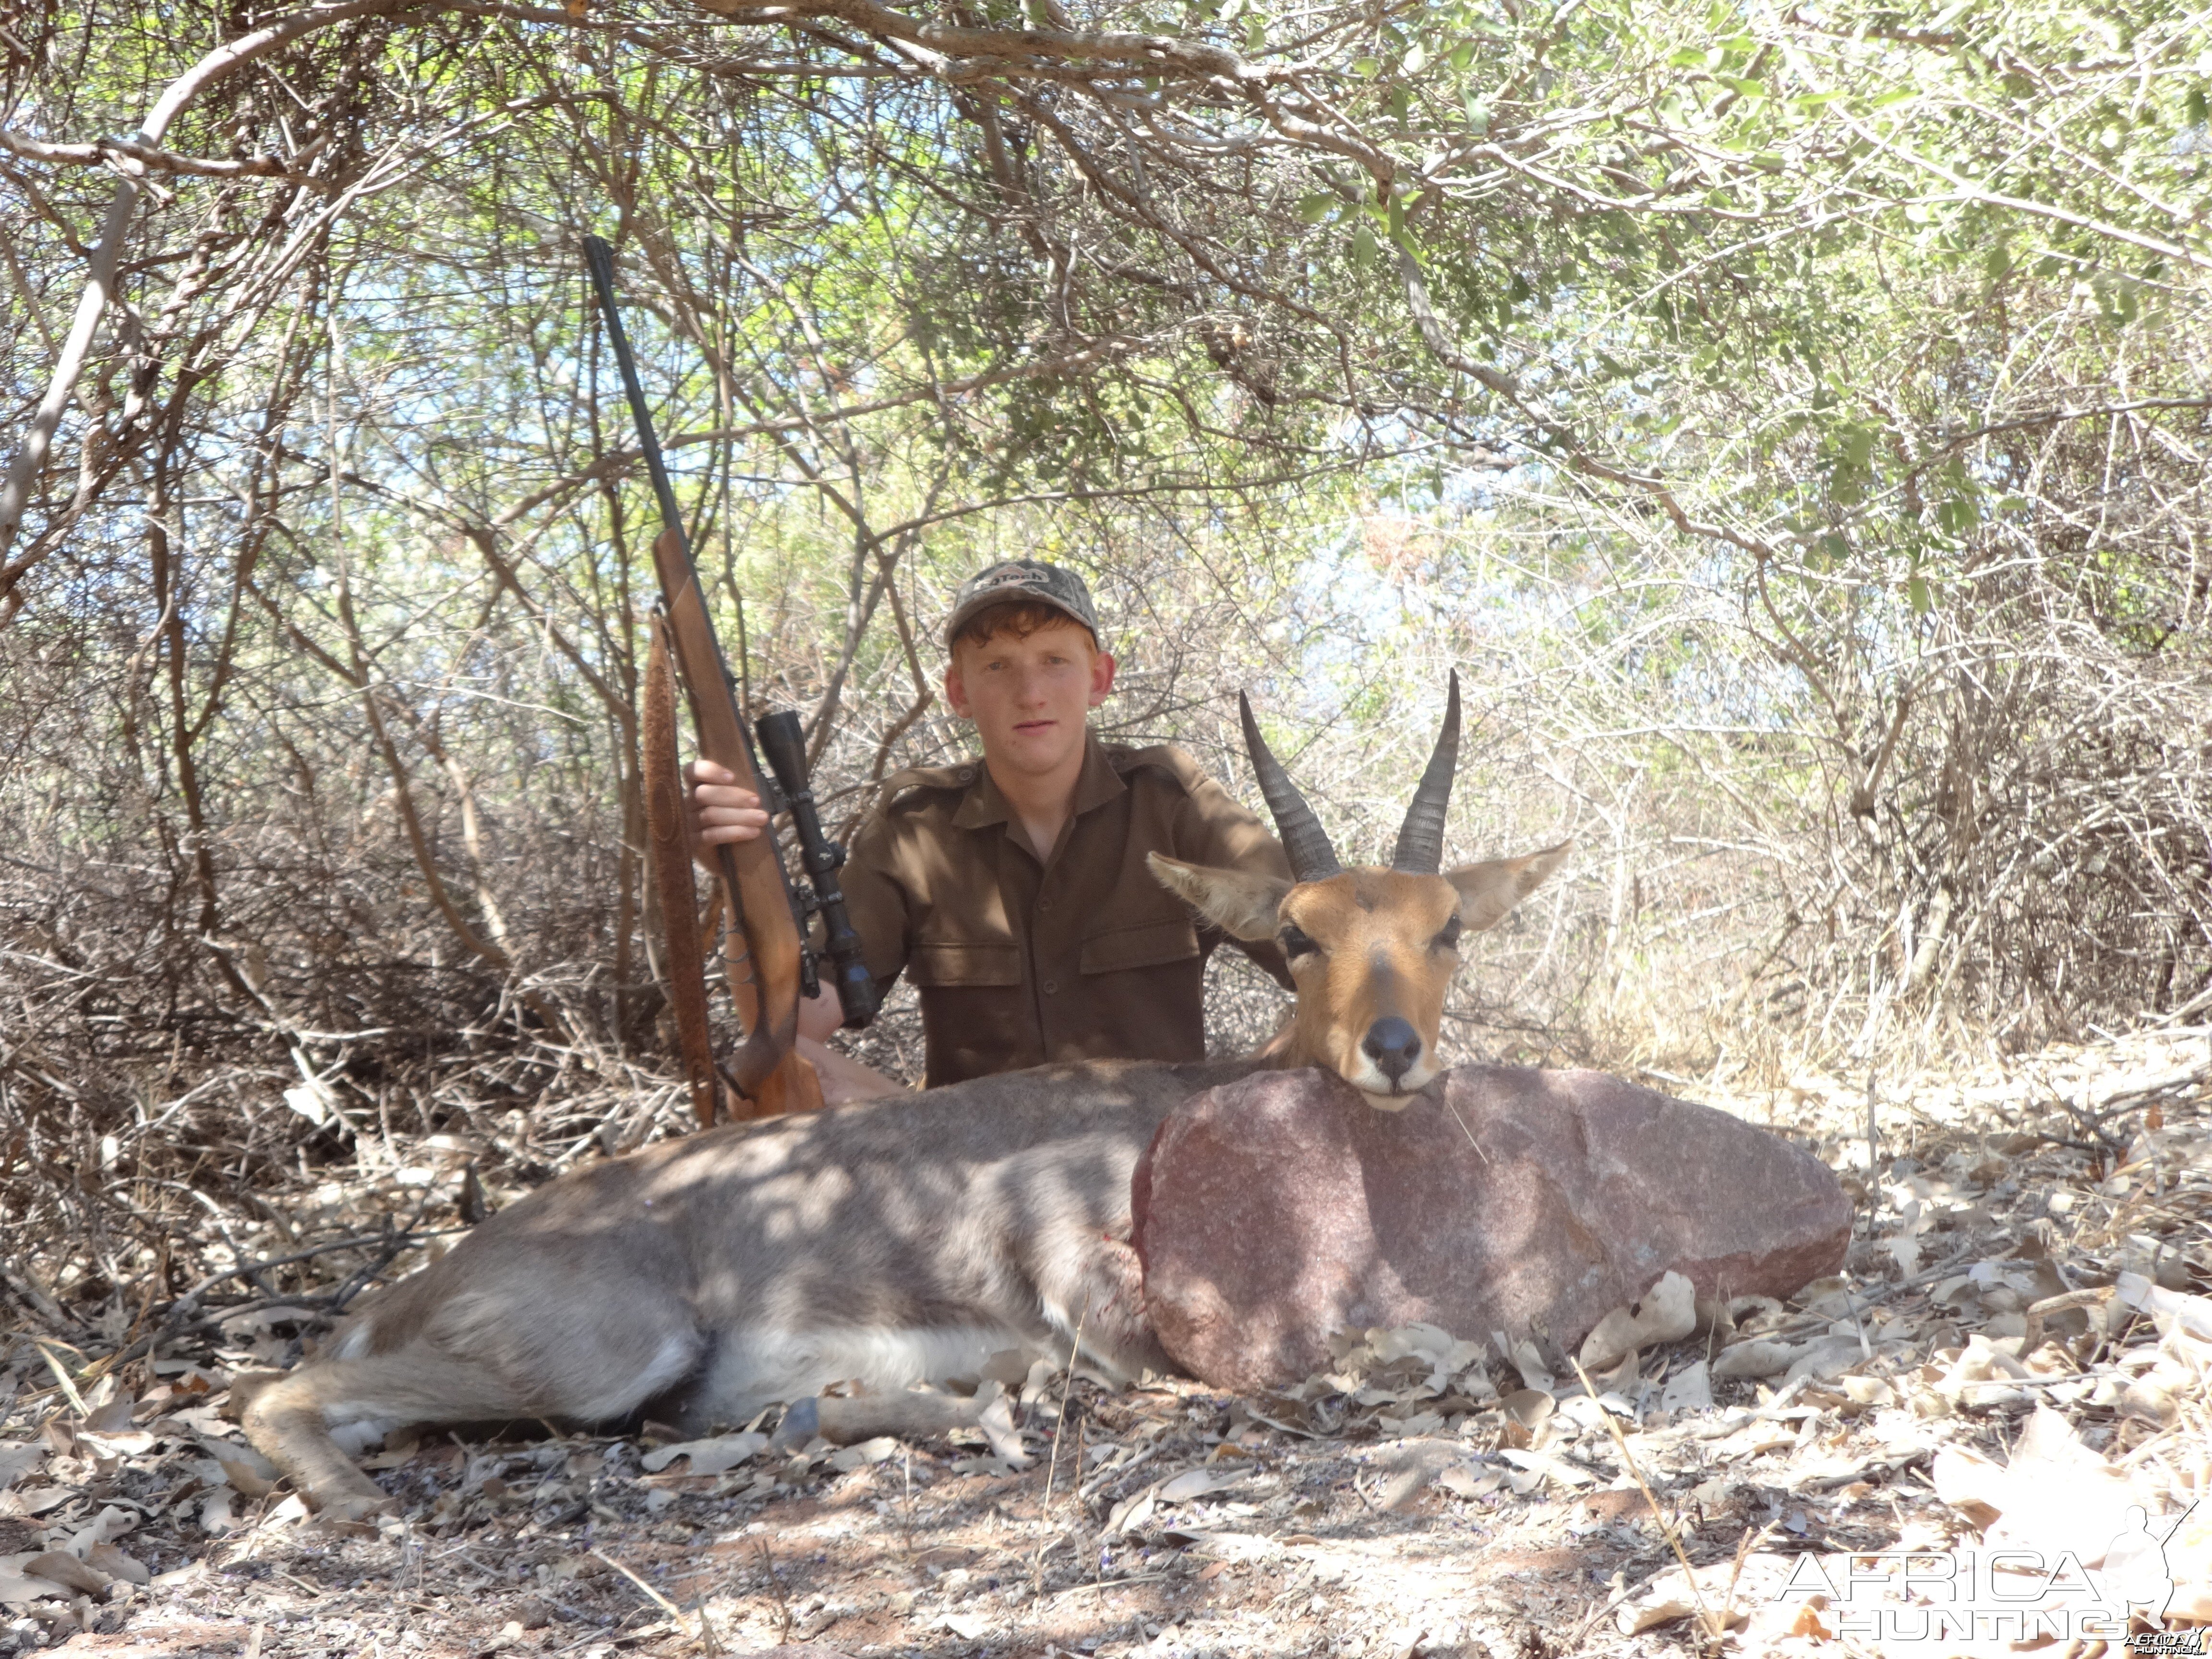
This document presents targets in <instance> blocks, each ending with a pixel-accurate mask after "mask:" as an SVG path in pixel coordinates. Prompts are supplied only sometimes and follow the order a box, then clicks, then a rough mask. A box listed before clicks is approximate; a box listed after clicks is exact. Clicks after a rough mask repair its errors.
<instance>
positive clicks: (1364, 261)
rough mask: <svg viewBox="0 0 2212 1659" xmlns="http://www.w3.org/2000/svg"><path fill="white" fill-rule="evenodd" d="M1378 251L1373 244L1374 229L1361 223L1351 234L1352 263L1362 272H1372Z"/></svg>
mask: <svg viewBox="0 0 2212 1659" xmlns="http://www.w3.org/2000/svg"><path fill="white" fill-rule="evenodd" d="M1378 251H1379V250H1378V249H1377V248H1376V244H1375V227H1374V226H1372V225H1370V224H1368V223H1366V222H1364V221H1362V222H1361V223H1360V226H1359V228H1358V230H1355V231H1353V232H1352V264H1355V265H1357V266H1358V267H1359V269H1360V270H1372V269H1373V268H1374V265H1375V255H1376V252H1378Z"/></svg>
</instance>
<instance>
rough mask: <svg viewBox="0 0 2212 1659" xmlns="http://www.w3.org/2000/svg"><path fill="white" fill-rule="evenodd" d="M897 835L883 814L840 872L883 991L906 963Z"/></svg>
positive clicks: (848, 909)
mask: <svg viewBox="0 0 2212 1659" xmlns="http://www.w3.org/2000/svg"><path fill="white" fill-rule="evenodd" d="M895 853H896V836H895V835H894V833H893V830H892V827H891V825H890V823H888V822H887V821H886V819H885V817H884V814H882V813H881V812H878V813H877V814H875V815H874V816H873V817H870V818H869V820H868V821H867V823H865V824H864V825H862V826H861V829H860V833H859V834H858V835H856V836H854V837H853V844H852V846H851V848H849V849H848V851H847V853H846V855H845V865H844V868H843V869H842V870H840V871H839V872H838V877H837V885H838V887H839V888H840V889H841V890H842V891H843V893H844V895H845V915H846V916H847V917H848V919H849V920H850V921H851V922H852V924H853V931H854V933H858V934H859V935H860V953H861V956H862V958H863V959H864V960H865V961H866V963H867V964H868V972H869V973H870V974H872V975H874V977H875V981H876V987H877V989H878V991H888V990H889V989H890V985H891V981H894V980H896V978H897V977H898V976H899V972H900V970H901V969H903V968H904V967H905V966H906V958H907V951H908V945H909V944H910V940H909V939H908V927H907V902H906V889H905V888H904V887H903V886H902V884H900V882H899V880H898V878H897V876H896V873H895V872H894V869H893V867H892V866H893V864H894V862H895Z"/></svg>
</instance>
